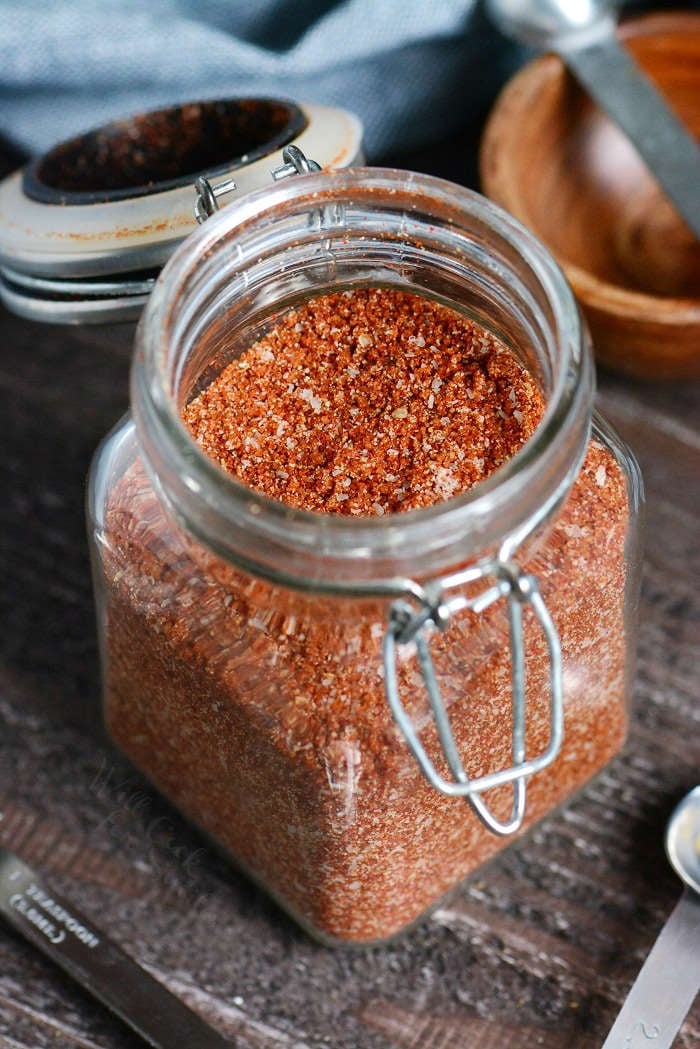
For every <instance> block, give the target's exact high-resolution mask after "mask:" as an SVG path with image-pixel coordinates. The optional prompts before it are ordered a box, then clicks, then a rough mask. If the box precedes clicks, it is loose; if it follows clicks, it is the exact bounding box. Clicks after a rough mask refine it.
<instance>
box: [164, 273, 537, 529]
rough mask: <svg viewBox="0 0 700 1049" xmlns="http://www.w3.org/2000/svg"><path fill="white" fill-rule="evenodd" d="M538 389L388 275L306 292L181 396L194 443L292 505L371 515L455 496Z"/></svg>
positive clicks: (471, 330)
mask: <svg viewBox="0 0 700 1049" xmlns="http://www.w3.org/2000/svg"><path fill="white" fill-rule="evenodd" d="M543 412H544V403H543V399H542V395H541V393H540V391H539V389H538V388H537V386H536V384H535V382H534V380H533V379H532V378H531V376H530V375H529V374H528V372H527V371H526V370H525V369H524V367H523V366H522V365H521V364H520V362H519V361H518V359H517V358H516V356H515V354H514V353H513V352H512V351H511V350H510V349H509V348H508V347H507V346H505V345H504V344H503V343H502V342H501V341H500V340H499V339H498V338H497V337H496V336H495V335H493V334H491V333H490V332H488V331H487V330H486V329H485V328H483V327H482V326H481V325H479V324H477V323H476V322H474V321H472V320H470V319H469V318H467V317H466V316H464V315H462V314H460V313H458V312H456V311H455V310H452V309H450V308H449V307H447V306H444V305H442V304H440V303H438V302H435V301H433V300H431V299H427V298H424V297H423V296H421V295H416V294H412V293H408V292H403V291H398V290H396V289H392V288H379V287H376V288H362V289H355V290H353V291H345V292H334V293H331V294H326V295H321V296H318V297H316V298H312V299H308V300H307V301H306V302H304V303H303V304H302V305H300V306H298V307H297V308H296V309H294V310H291V311H290V312H288V313H287V314H286V315H284V316H283V317H282V318H281V319H280V320H279V321H278V322H277V323H276V324H275V325H274V326H273V327H272V328H271V329H270V330H269V331H268V332H267V333H266V334H265V335H264V336H263V337H262V338H261V339H260V340H259V341H258V342H256V343H255V344H254V345H252V346H251V347H249V348H248V349H247V350H245V351H244V353H243V354H242V355H241V356H240V357H239V358H238V359H237V360H234V361H233V362H232V363H231V364H229V365H228V367H227V368H225V369H224V371H223V372H222V373H221V374H220V375H219V376H218V377H217V378H216V379H215V380H214V381H213V382H212V383H211V384H210V385H209V386H207V387H206V389H204V390H203V391H202V392H201V393H200V394H199V396H198V397H197V398H196V399H194V400H192V401H191V402H190V403H189V404H188V405H187V406H186V408H185V410H184V413H183V417H184V421H185V423H186V425H187V426H188V427H189V429H190V431H191V433H192V435H193V436H194V438H195V439H196V440H197V442H198V443H199V444H200V446H201V447H202V449H203V450H204V451H205V452H207V453H208V455H209V456H210V457H211V458H212V459H214V460H215V461H216V462H217V463H219V464H220V466H222V467H223V468H224V469H225V470H227V471H228V472H230V473H232V474H234V475H235V476H236V477H237V478H238V479H239V480H240V481H242V482H243V483H244V484H246V485H248V486H249V487H251V488H254V489H256V490H258V491H260V492H262V493H264V494H265V495H267V496H270V497H271V498H273V499H277V500H280V501H282V502H285V503H287V504H288V505H291V506H294V507H297V508H299V509H304V510H315V511H321V512H325V513H338V514H352V515H356V516H372V515H375V516H376V515H379V516H381V515H383V514H389V513H396V512H400V511H405V510H413V509H417V508H419V507H424V506H429V505H431V504H433V503H436V502H440V501H441V500H444V499H449V498H451V497H452V496H455V495H458V494H460V493H462V492H464V491H466V490H468V489H469V488H471V487H472V486H473V485H475V484H477V483H478V482H479V481H481V480H483V479H485V478H486V477H488V476H489V475H490V474H492V473H493V472H494V471H495V470H497V469H498V468H499V467H500V466H502V465H503V463H505V462H506V460H508V459H510V458H511V457H512V456H513V455H514V454H515V453H516V452H517V451H518V449H519V448H520V447H521V446H522V445H523V444H524V443H525V441H526V440H527V439H528V438H529V437H530V436H531V434H532V433H533V432H534V430H535V428H536V426H537V424H538V423H539V421H540V419H541V417H542V414H543Z"/></svg>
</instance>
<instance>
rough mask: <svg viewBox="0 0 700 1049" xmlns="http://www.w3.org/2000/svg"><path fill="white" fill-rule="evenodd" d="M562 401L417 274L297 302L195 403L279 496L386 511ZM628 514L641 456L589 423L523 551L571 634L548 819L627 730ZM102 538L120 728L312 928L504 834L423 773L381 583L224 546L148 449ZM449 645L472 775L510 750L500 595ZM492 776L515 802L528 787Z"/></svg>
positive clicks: (367, 934) (420, 700) (372, 920)
mask: <svg viewBox="0 0 700 1049" xmlns="http://www.w3.org/2000/svg"><path fill="white" fill-rule="evenodd" d="M387 331H388V332H390V333H393V334H392V337H391V339H388V337H387V335H386V332H387ZM382 332H384V333H385V334H384V340H385V344H384V347H382V344H381V340H380V334H381V333H382ZM433 346H436V347H438V349H436V350H433V349H432V347H433ZM399 348H400V349H399ZM351 369H357V374H355V373H354V371H352V370H351ZM431 395H432V400H431ZM325 402H328V403H325ZM353 409H356V413H353ZM541 411H542V401H541V397H540V394H539V392H538V391H537V389H536V388H535V387H534V385H533V384H532V382H531V380H530V379H529V378H528V376H527V375H526V374H525V372H524V371H523V369H522V368H521V366H520V365H519V364H518V362H517V361H516V359H515V357H514V355H513V354H511V353H510V351H508V350H506V349H505V348H504V347H503V346H502V345H501V344H500V343H499V342H498V341H497V340H496V339H495V338H493V336H491V335H489V334H487V333H486V332H484V331H482V330H481V329H479V328H478V327H477V326H476V325H474V324H473V323H472V322H470V321H469V320H467V319H465V318H463V317H460V316H459V315H458V314H456V313H453V312H452V311H450V310H448V309H446V308H445V307H443V306H440V305H436V304H435V303H431V302H429V301H428V300H425V299H423V298H420V297H418V296H414V295H410V294H406V293H403V292H397V291H390V290H388V289H369V290H363V291H354V292H352V293H351V294H348V295H343V294H333V295H327V296H323V297H322V298H318V299H315V300H310V301H308V302H307V303H305V304H304V305H303V306H300V307H299V308H298V309H297V310H296V311H295V313H294V314H292V313H290V314H288V315H287V316H286V317H284V318H282V319H281V320H280V321H279V322H278V323H277V324H276V326H275V327H274V328H273V329H272V330H271V331H270V332H268V333H267V335H265V337H264V338H263V339H261V340H260V341H259V342H258V343H256V344H255V345H254V346H251V347H250V348H249V349H248V350H247V351H246V352H245V353H244V354H243V356H242V357H241V363H238V362H234V363H233V364H232V365H231V366H229V367H228V368H227V369H226V370H225V371H223V372H222V373H221V374H220V376H219V377H218V378H217V379H215V380H214V382H213V383H212V384H211V385H210V386H209V387H208V388H207V389H205V390H204V391H203V392H202V393H201V394H200V395H199V396H198V398H197V399H196V400H194V401H192V402H191V403H190V404H189V405H188V406H187V408H186V410H185V419H186V422H187V424H188V425H189V426H190V428H191V430H192V432H193V433H194V434H195V436H196V437H197V439H198V440H199V441H200V443H201V444H202V446H203V447H204V448H205V450H206V451H207V452H208V453H209V454H210V455H211V456H212V457H213V458H214V459H216V460H217V461H218V462H220V463H221V464H222V466H223V467H224V468H225V469H228V470H232V471H234V472H235V473H236V474H237V476H239V477H240V478H241V479H242V480H244V481H245V483H246V484H248V485H251V486H254V487H257V488H259V489H260V490H262V491H264V492H266V493H267V494H268V495H271V496H273V497H274V498H277V499H285V500H286V501H288V502H290V503H294V505H297V506H304V507H306V508H310V509H317V510H324V509H327V510H328V511H329V512H336V513H348V512H350V513H355V512H356V513H361V514H373V513H375V514H376V513H380V512H381V511H383V512H385V513H386V512H390V511H393V510H395V509H407V508H408V507H410V506H419V505H426V504H429V503H431V502H433V503H434V502H435V501H436V500H440V499H443V498H444V497H445V494H446V493H448V494H455V493H456V492H457V491H458V490H460V489H464V488H467V487H468V486H469V485H470V484H474V483H476V482H477V481H479V480H481V479H482V478H483V477H485V476H486V475H487V474H488V472H489V471H491V470H493V469H495V468H496V467H497V466H498V465H500V463H501V462H503V461H504V459H505V458H507V457H508V456H509V455H512V454H513V453H514V451H516V450H517V448H518V447H520V445H521V444H522V442H523V441H524V440H525V439H526V438H527V436H528V435H529V433H531V432H532V429H533V428H534V427H535V425H536V424H537V421H538V419H539V417H540V414H541ZM358 413H362V414H358ZM350 433H352V434H354V437H355V443H351V442H350V441H349V434H350ZM326 437H327V438H328V439H327V440H326ZM460 452H461V453H463V454H462V455H460ZM395 460H396V461H397V466H396V467H394V465H393V463H394V461H395ZM399 464H400V466H399ZM336 471H338V472H336ZM443 471H444V472H443ZM280 474H281V476H280ZM284 475H286V476H284ZM348 482H349V483H348ZM346 492H347V495H348V498H347V499H342V498H339V496H342V495H343V494H345V493H346ZM347 504H350V506H348V505H347ZM628 518H629V509H628V503H627V489H626V481H625V477H624V474H623V472H622V470H621V468H620V466H619V465H618V463H617V461H616V459H615V458H614V457H613V455H612V454H611V452H610V451H609V449H608V448H606V447H604V446H603V445H602V444H601V443H599V442H598V441H597V440H593V441H591V443H590V445H589V448H588V452H587V455H586V458H585V461H584V463H583V466H582V468H581V471H580V473H579V476H578V478H577V480H576V482H575V483H574V486H573V488H572V491H571V493H570V495H569V497H568V499H567V501H566V502H565V504H564V506H563V507H562V508H561V509H560V510H559V511H558V513H557V514H556V515H555V517H554V519H553V520H552V521H551V522H550V524H549V526H548V528H547V529H545V530H544V532H543V534H542V535H540V536H539V537H538V538H537V539H536V540H535V541H534V542H533V544H532V545H531V546H530V547H529V548H528V554H527V560H526V563H525V564H524V565H523V567H524V568H525V569H526V570H527V571H530V572H533V573H534V574H535V575H536V577H537V579H538V581H539V585H540V590H541V593H542V595H543V597H544V600H545V602H546V604H547V607H548V609H549V612H550V614H551V616H552V618H553V620H554V622H555V624H556V626H557V629H558V632H559V636H560V639H561V645H562V659H563V676H564V690H565V738H564V744H563V747H562V750H561V753H560V755H559V757H558V758H557V759H556V761H555V762H554V763H553V764H552V765H551V766H550V767H549V768H547V769H546V770H544V771H543V772H542V773H539V774H537V775H535V776H533V777H531V778H530V779H529V781H528V795H527V796H528V809H527V813H528V816H527V825H530V824H531V823H532V822H533V821H535V820H537V819H539V818H540V817H541V816H543V815H544V814H546V813H547V812H550V811H551V810H552V809H553V808H554V807H555V806H557V805H558V804H560V803H561V802H562V801H563V800H564V799H566V798H567V797H569V796H570V795H571V794H572V793H573V792H574V791H575V790H576V789H577V788H578V787H580V786H581V785H582V784H583V783H585V782H586V780H588V779H589V778H590V777H591V776H592V775H593V774H594V773H595V772H596V771H598V770H599V769H600V768H601V767H602V766H603V765H605V764H606V762H607V761H608V760H609V759H610V758H611V757H612V756H613V755H614V754H615V753H616V752H617V751H618V750H619V749H620V747H621V745H622V742H623V740H624V737H625V732H626V724H627V716H626V702H625V700H626V691H625V668H626V642H625V627H624V593H625V578H626V573H625V555H624V549H625V541H626V535H627V526H628ZM100 543H101V545H100V557H101V563H102V568H103V572H104V588H103V593H104V605H103V608H104V615H105V620H104V625H105V642H106V643H105V646H104V651H105V663H104V667H105V716H106V720H107V724H108V727H109V730H110V733H111V735H112V737H113V738H114V740H115V741H116V743H117V744H118V745H119V746H120V747H121V749H122V750H123V751H124V752H125V753H126V754H127V755H128V756H129V757H130V758H131V759H132V760H133V761H134V763H135V764H136V765H137V766H138V767H139V768H141V769H142V771H144V772H145V773H146V774H147V775H148V776H149V777H150V778H151V779H152V780H153V782H154V783H155V784H156V785H157V786H158V787H160V789H161V790H163V792H164V793H165V794H166V795H167V796H168V797H169V798H170V799H171V800H172V801H174V802H175V804H177V805H178V806H179V807H180V808H181V809H182V811H183V812H185V813H186V814H187V815H188V816H190V818H192V819H194V820H195V821H196V822H197V823H198V824H199V826H200V827H202V828H204V829H205V830H206V831H207V832H208V833H209V834H210V835H211V836H212V838H213V839H215V840H216V841H217V842H218V843H219V844H220V845H221V846H222V847H223V848H224V849H225V850H226V852H227V853H228V854H229V855H230V856H231V857H232V858H233V859H234V860H235V861H236V862H237V863H238V864H239V865H241V866H242V867H243V868H244V869H246V870H247V871H248V872H250V873H251V874H252V875H253V876H254V877H255V878H256V879H257V880H258V881H260V882H261V883H262V884H263V885H264V886H265V887H266V888H267V889H268V890H269V891H270V892H272V894H273V895H274V896H275V897H276V898H277V899H278V901H280V902H281V903H282V904H283V905H284V906H285V907H286V908H287V909H288V910H289V911H290V912H291V913H292V914H294V915H295V917H296V918H297V919H298V920H299V921H301V922H302V924H304V925H306V927H307V928H309V929H310V930H311V931H313V932H314V933H315V934H317V935H320V936H321V937H322V938H324V939H327V940H333V941H349V942H356V943H367V942H372V941H376V940H381V939H385V938H386V937H388V936H391V935H393V934H395V933H397V932H398V931H400V930H401V929H403V928H404V927H406V926H407V925H408V924H410V923H411V922H413V921H415V920H416V918H418V917H419V916H420V915H421V914H422V913H423V912H424V911H425V910H426V908H428V907H429V906H430V905H431V904H433V903H435V902H436V900H437V899H439V898H440V896H441V895H442V894H444V893H445V892H446V891H447V890H449V889H451V888H452V887H453V886H454V885H455V884H456V883H457V882H459V881H460V880H461V879H462V878H463V877H464V876H465V875H467V874H469V873H470V872H471V871H473V870H474V869H475V868H476V867H478V866H479V865H480V864H481V863H483V862H484V861H485V860H486V859H488V858H489V857H491V856H492V855H493V854H494V853H495V852H497V851H498V850H499V849H500V848H502V847H503V845H504V844H505V842H504V839H502V838H498V837H496V836H495V835H493V834H492V833H491V832H490V831H488V830H487V829H486V828H484V826H483V825H482V824H481V823H480V822H479V821H478V820H477V818H476V817H475V816H474V814H473V813H472V812H471V811H470V809H469V807H468V806H467V805H466V804H465V803H464V802H463V801H460V800H459V799H454V798H446V797H444V796H442V795H441V794H439V793H438V792H437V791H436V790H434V789H433V788H432V787H431V786H430V785H429V784H428V783H427V781H426V780H425V779H424V778H423V776H422V775H421V773H420V770H419V768H418V766H417V764H416V762H415V760H414V759H413V757H412V756H411V754H410V752H409V750H408V747H407V746H406V743H405V740H404V739H403V738H402V737H401V735H400V733H399V732H398V730H397V728H396V725H395V724H394V721H393V718H392V716H391V712H390V710H389V707H388V704H387V701H386V695H385V691H384V682H383V678H382V654H381V644H382V636H383V633H384V631H385V629H386V617H387V603H386V602H381V601H374V600H371V601H370V600H367V599H354V598H352V599H351V598H340V597H330V596H321V595H319V594H313V593H309V594H307V593H297V592H295V591H291V590H288V589H286V588H284V587H278V586H275V585H273V584H272V583H268V582H266V581H265V580H262V579H256V578H253V577H251V576H249V575H247V574H246V573H245V572H243V571H242V570H239V569H237V568H236V567H234V566H233V565H231V564H229V563H227V562H224V561H222V560H221V559H220V558H219V557H217V556H216V555H215V554H214V553H212V552H211V551H210V550H208V549H207V548H206V547H205V546H203V545H202V544H201V543H199V542H198V541H196V540H195V539H194V537H193V536H191V535H190V534H188V533H187V532H186V531H185V530H184V529H183V528H182V527H181V526H180V525H179V524H178V523H177V522H176V520H175V519H174V517H173V516H172V515H171V514H170V513H169V512H168V510H167V509H166V507H165V506H164V505H163V504H162V503H161V502H160V501H159V498H158V495H157V494H156V492H155V490H154V488H153V486H152V484H151V482H150V480H149V478H148V474H147V472H146V470H145V468H144V465H143V463H142V461H141V459H140V457H139V456H138V455H137V456H136V458H135V459H134V460H133V461H132V462H131V463H130V465H128V466H126V467H125V468H123V469H122V471H121V473H120V475H119V476H118V477H117V479H116V480H115V481H114V482H113V486H112V489H111V491H110V493H109V497H108V501H107V506H106V508H105V517H104V527H103V533H102V535H101V540H100ZM524 623H525V644H526V654H527V660H526V662H527V736H526V744H527V753H528V755H535V754H538V753H541V752H542V751H543V749H544V748H545V747H546V745H547V742H548V740H549V734H550V723H549V657H548V652H547V649H546V644H545V642H544V639H543V637H542V634H541V631H539V630H538V629H537V628H536V626H535V624H534V621H533V617H532V615H531V613H530V612H529V611H528V610H527V609H526V610H525V613H524ZM430 645H431V652H432V654H433V658H434V661H435V668H436V673H437V675H438V680H439V682H440V687H441V691H442V695H443V699H444V702H445V705H446V708H447V709H448V711H449V715H450V719H451V722H452V727H453V731H454V736H455V741H456V744H457V746H458V749H459V752H460V754H461V755H462V756H463V760H464V765H465V769H466V772H467V774H468V775H469V776H472V777H473V776H477V775H482V774H484V773H485V772H488V771H495V770H496V769H498V768H503V767H506V766H508V765H509V764H510V763H511V725H512V714H511V670H512V668H511V664H510V654H509V641H508V627H507V617H506V614H505V610H504V608H503V602H498V603H496V604H494V605H492V606H491V607H490V608H488V609H487V610H486V611H485V612H483V613H481V614H480V615H478V616H477V615H475V614H474V613H471V612H463V613H460V615H459V616H455V617H454V619H453V621H452V623H451V624H450V628H449V630H447V631H446V632H445V633H442V634H440V633H437V634H435V635H434V636H433V637H432V638H431V641H430ZM410 649H411V646H402V649H401V651H400V653H399V661H398V666H397V676H398V687H399V691H400V694H401V697H402V699H403V701H404V703H405V705H406V708H407V710H408V712H409V715H410V716H411V717H412V718H413V720H414V723H415V724H416V725H417V727H418V730H419V732H420V735H421V740H422V742H423V745H424V746H425V747H426V749H427V751H428V753H429V754H430V755H431V757H432V759H433V760H434V761H438V763H439V759H438V757H437V755H438V737H437V732H436V729H435V725H434V722H433V721H432V719H431V717H430V712H429V710H428V707H427V701H426V695H425V687H424V685H423V683H422V681H421V678H420V675H419V673H418V670H417V666H416V662H415V658H414V654H413V652H412V651H410ZM487 798H488V801H489V803H490V804H491V806H492V807H493V808H494V810H495V811H496V812H497V813H498V814H499V815H500V816H501V817H503V816H505V815H506V814H507V813H508V811H509V809H510V800H511V799H510V792H509V790H508V789H507V788H502V789H499V790H497V791H489V792H488V795H487Z"/></svg>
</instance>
